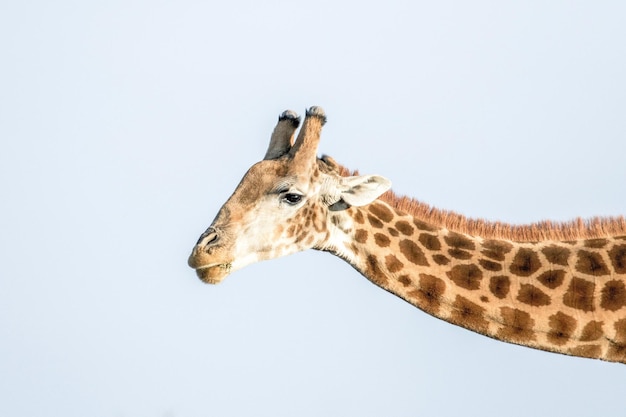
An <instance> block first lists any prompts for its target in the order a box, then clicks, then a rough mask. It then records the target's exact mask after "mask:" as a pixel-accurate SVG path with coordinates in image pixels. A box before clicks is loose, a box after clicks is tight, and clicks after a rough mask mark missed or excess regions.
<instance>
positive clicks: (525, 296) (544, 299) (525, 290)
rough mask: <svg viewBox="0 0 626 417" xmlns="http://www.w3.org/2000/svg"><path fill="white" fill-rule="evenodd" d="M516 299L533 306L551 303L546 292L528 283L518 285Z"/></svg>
mask: <svg viewBox="0 0 626 417" xmlns="http://www.w3.org/2000/svg"><path fill="white" fill-rule="evenodd" d="M517 300H518V301H520V302H522V303H524V304H528V305H530V306H533V307H538V306H547V305H550V303H551V300H550V297H549V296H548V295H547V294H546V293H544V292H543V291H541V290H540V289H539V288H537V287H535V286H534V285H530V284H522V285H521V286H520V290H519V293H518V294H517Z"/></svg>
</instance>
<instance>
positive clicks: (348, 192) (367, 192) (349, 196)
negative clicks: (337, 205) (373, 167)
mask: <svg viewBox="0 0 626 417" xmlns="http://www.w3.org/2000/svg"><path fill="white" fill-rule="evenodd" d="M339 188H340V192H341V199H342V200H343V201H345V202H346V203H347V204H349V205H351V206H356V207H359V206H364V205H366V204H370V203H371V202H373V201H374V200H376V199H377V198H378V197H380V196H381V194H383V193H384V192H385V191H387V190H388V189H390V188H391V181H389V180H388V179H387V178H385V177H381V176H380V175H359V176H355V177H342V178H341V183H340V185H339Z"/></svg>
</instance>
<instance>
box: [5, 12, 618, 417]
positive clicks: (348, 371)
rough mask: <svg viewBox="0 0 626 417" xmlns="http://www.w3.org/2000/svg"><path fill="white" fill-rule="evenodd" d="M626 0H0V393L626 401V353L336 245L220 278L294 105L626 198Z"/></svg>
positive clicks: (487, 211)
mask: <svg viewBox="0 0 626 417" xmlns="http://www.w3.org/2000/svg"><path fill="white" fill-rule="evenodd" d="M625 22H626V3H625V2H623V1H612V2H611V1H593V2H591V1H559V0H554V1H548V2H546V1H522V2H502V1H472V2H468V1H446V0H443V1H415V0H411V1H401V0H388V1H376V2H373V1H369V0H365V1H358V2H357V1H337V0H333V1H317V2H308V3H305V2H299V1H267V2H261V1H252V0H247V1H246V0H234V1H219V2H218V1H208V2H207V1H204V2H203V1H188V0H176V1H139V0H130V1H129V0H123V1H122V0H107V1H99V2H86V1H69V0H59V1H53V2H50V1H37V0H21V1H3V2H1V3H0V61H1V62H0V214H1V215H0V260H1V262H0V415H3V416H12V417H19V416H28V417H40V416H41V417H43V416H64V417H85V416H89V417H199V416H224V417H230V416H268V417H281V416H285V417H286V416H366V417H367V416H417V415H424V416H435V415H436V416H458V415H475V416H503V415H506V416H540V415H559V416H568V417H575V416H591V415H595V416H603V415H604V416H606V415H623V413H624V411H625V410H626V403H625V402H624V398H625V397H624V396H625V395H626V366H624V365H621V364H613V363H606V362H601V361H594V360H588V359H579V358H571V357H566V356H561V355H556V354H550V353H545V352H541V351H536V350H532V349H528V348H522V347H518V346H514V345H509V344H505V343H502V342H497V341H494V340H491V339H488V338H486V337H484V336H479V335H476V334H474V333H471V332H469V331H466V330H463V329H461V328H458V327H455V326H452V325H449V324H447V323H444V322H442V321H439V320H437V319H434V318H432V317H430V316H428V315H426V314H425V313H423V312H421V311H419V310H417V309H415V308H414V307H412V306H410V305H409V304H408V303H406V302H404V301H402V300H400V299H398V298H396V297H394V296H392V295H390V294H388V293H387V292H385V291H383V290H381V289H379V288H378V287H376V286H374V285H372V284H371V283H370V282H369V281H367V280H366V279H365V278H363V277H361V276H360V275H359V274H358V273H357V272H356V271H355V270H353V269H352V268H351V267H350V266H349V265H348V264H346V263H344V262H343V261H341V260H340V259H338V258H335V257H333V256H331V255H329V254H326V253H321V252H316V251H309V252H305V253H300V254H296V255H292V256H290V257H287V258H283V259H280V260H274V261H271V262H263V263H259V264H256V265H253V266H250V267H247V268H246V269H244V270H241V271H238V272H236V273H234V274H233V275H231V276H229V277H228V278H227V279H226V280H225V281H224V283H222V284H221V285H219V286H207V285H204V284H202V283H201V282H200V281H199V280H198V279H197V278H196V276H195V273H194V272H193V271H192V270H191V269H189V268H188V267H187V263H186V262H187V256H188V255H189V253H190V251H191V248H192V246H193V244H194V243H195V241H196V240H197V238H198V236H199V235H200V233H202V232H203V231H204V229H205V228H206V227H207V226H208V225H209V224H210V223H211V221H212V219H213V217H214V215H215V214H216V213H217V211H218V209H219V207H220V206H221V204H222V203H223V202H224V201H225V200H226V199H227V198H228V196H229V195H230V193H231V192H232V191H233V190H234V188H235V186H236V185H237V183H238V181H239V180H240V178H241V177H242V175H243V174H244V172H245V170H246V169H247V168H248V167H249V166H250V165H251V164H253V163H254V162H256V161H257V160H259V159H261V158H262V157H263V154H264V152H265V149H266V147H267V143H268V139H269V135H270V133H271V130H272V129H273V127H274V125H275V123H276V120H277V116H278V114H279V113H280V112H282V111H283V110H285V109H287V108H292V109H295V110H297V111H298V112H299V113H301V114H302V113H304V109H305V108H306V107H308V106H311V105H321V106H322V107H324V108H325V110H326V112H327V114H328V123H327V125H326V126H325V128H324V132H323V137H322V141H321V145H320V153H326V154H329V155H331V156H333V157H334V158H335V159H337V160H338V161H339V162H341V163H342V164H344V165H346V166H348V167H350V168H354V169H356V168H358V169H359V170H360V171H361V172H362V173H367V174H374V173H376V174H381V175H384V176H386V177H388V178H389V179H391V180H392V181H393V184H394V190H395V191H396V192H398V193H401V194H409V195H411V196H413V197H416V198H418V199H420V200H422V201H426V202H429V203H430V204H433V205H435V206H437V207H441V208H446V209H452V210H455V211H458V212H461V213H464V214H467V215H469V216H472V217H485V218H488V219H492V220H504V221H510V222H515V223H522V222H530V221H537V220H541V219H546V218H549V219H555V220H568V219H571V218H573V217H576V216H583V217H589V216H593V215H603V216H604V215H607V216H608V215H620V214H626V186H625V184H624V182H625V181H624V180H625V179H626V163H625V155H626V117H625V116H626V24H625Z"/></svg>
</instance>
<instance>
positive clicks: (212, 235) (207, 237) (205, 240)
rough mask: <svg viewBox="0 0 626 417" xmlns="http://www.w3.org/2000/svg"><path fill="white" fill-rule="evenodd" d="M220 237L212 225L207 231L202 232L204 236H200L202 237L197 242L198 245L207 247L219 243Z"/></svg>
mask: <svg viewBox="0 0 626 417" xmlns="http://www.w3.org/2000/svg"><path fill="white" fill-rule="evenodd" d="M219 239H220V238H219V236H218V234H217V232H216V231H215V229H213V228H211V227H210V228H209V229H208V230H207V231H206V232H204V233H202V236H200V239H198V243H196V245H197V246H206V247H209V246H213V245H215V244H216V243H217V241H218V240H219Z"/></svg>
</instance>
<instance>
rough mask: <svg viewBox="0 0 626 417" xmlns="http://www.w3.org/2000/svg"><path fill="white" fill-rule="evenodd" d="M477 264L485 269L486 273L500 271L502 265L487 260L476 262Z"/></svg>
mask: <svg viewBox="0 0 626 417" xmlns="http://www.w3.org/2000/svg"><path fill="white" fill-rule="evenodd" d="M478 264H479V265H480V266H482V267H483V268H485V269H486V270H487V271H493V272H497V271H501V270H502V265H500V264H499V263H497V262H493V261H489V260H487V259H480V260H478Z"/></svg>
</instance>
